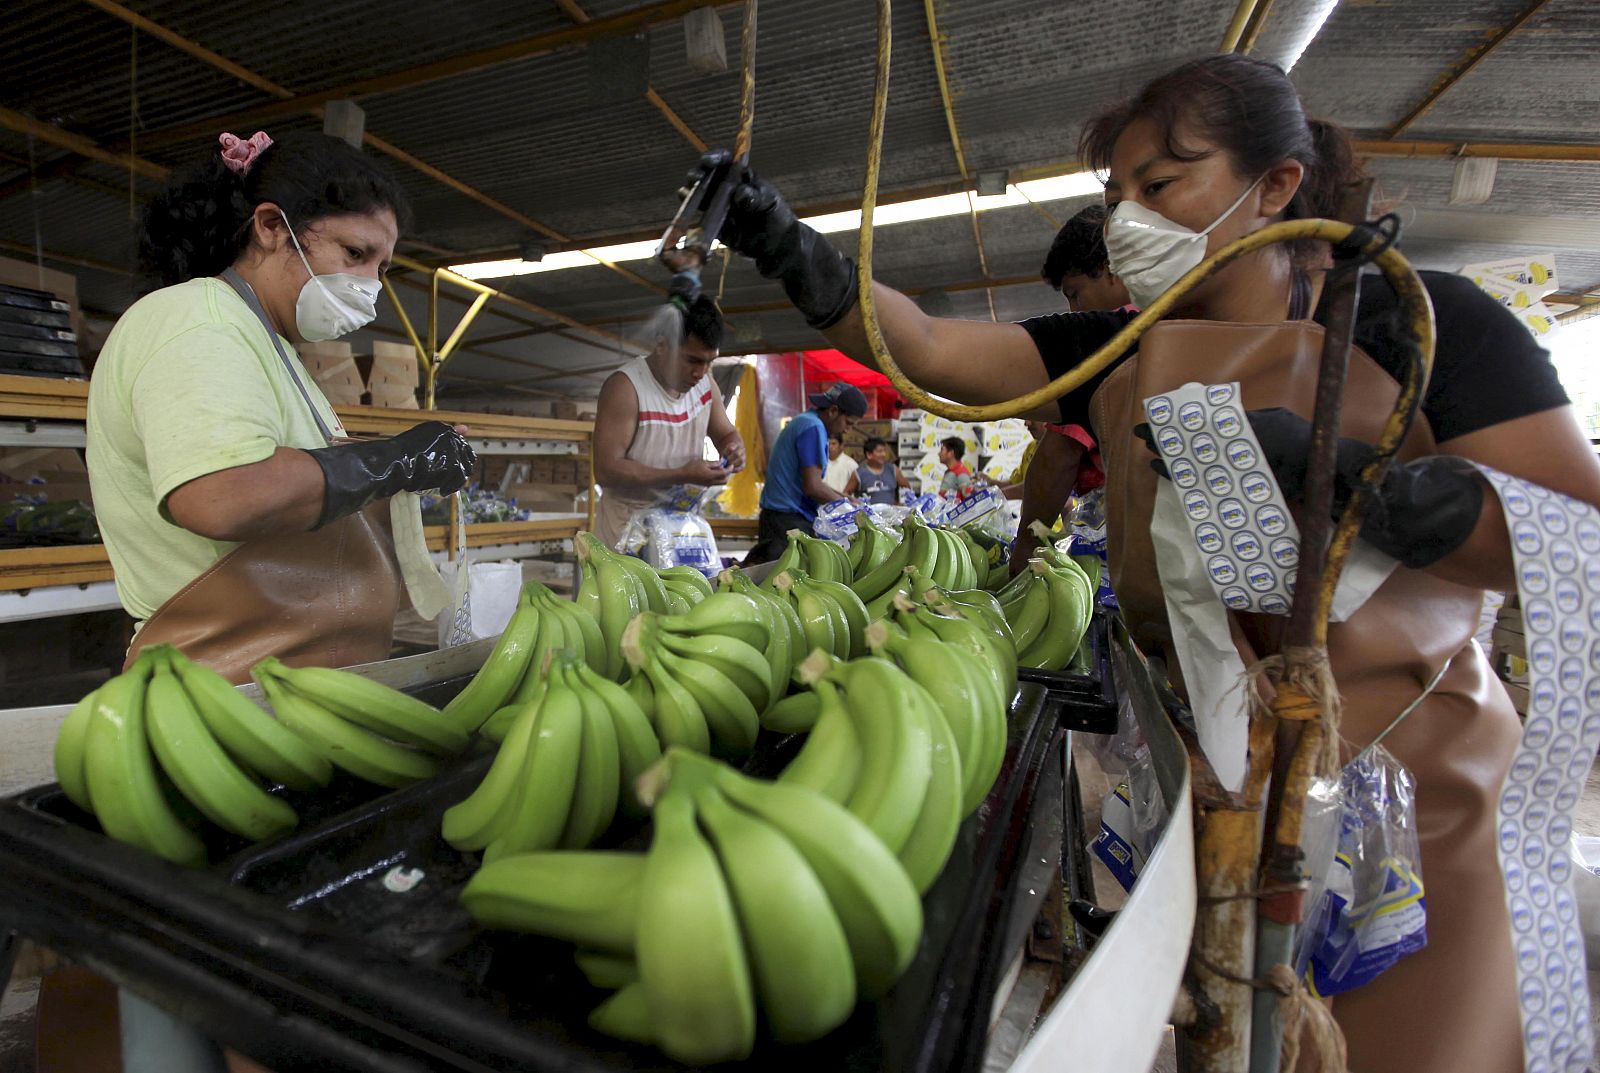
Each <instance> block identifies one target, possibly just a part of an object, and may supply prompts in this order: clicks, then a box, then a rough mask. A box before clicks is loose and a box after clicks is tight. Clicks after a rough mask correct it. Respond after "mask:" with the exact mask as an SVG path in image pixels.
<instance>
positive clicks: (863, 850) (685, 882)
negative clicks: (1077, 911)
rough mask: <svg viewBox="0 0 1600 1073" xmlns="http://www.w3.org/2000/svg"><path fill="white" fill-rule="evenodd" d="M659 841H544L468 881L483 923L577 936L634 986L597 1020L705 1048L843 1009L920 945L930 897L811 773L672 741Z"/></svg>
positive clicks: (742, 1052)
mask: <svg viewBox="0 0 1600 1073" xmlns="http://www.w3.org/2000/svg"><path fill="white" fill-rule="evenodd" d="M642 781H643V783H644V785H645V787H646V790H647V795H648V796H650V797H651V798H652V800H653V808H654V821H655V825H654V836H653V839H652V842H651V845H650V849H649V852H648V853H647V854H645V855H643V856H642V857H641V856H639V855H629V854H616V853H587V854H583V853H565V854H563V853H536V854H527V855H522V856H514V857H506V858H504V859H502V860H500V861H498V862H495V863H492V864H489V865H486V866H485V867H484V868H483V869H482V870H481V871H479V872H478V874H477V875H476V876H474V877H473V879H472V880H471V882H469V883H468V884H467V886H466V888H465V889H464V890H463V892H462V895H461V899H462V902H463V904H464V905H465V906H466V907H467V909H468V910H469V911H470V912H472V913H473V915H474V916H475V917H477V919H478V920H479V921H480V922H482V923H483V924H485V925H487V926H490V927H500V928H510V929H513V930H517V931H526V932H534V933H538V934H544V935H552V936H555V937H558V938H563V939H566V940H569V941H571V942H574V943H576V944H577V945H578V946H579V947H580V948H581V949H580V952H579V954H578V957H577V960H578V964H579V966H580V968H582V969H583V971H584V973H585V974H586V975H587V976H588V977H589V979H590V981H591V982H592V983H594V984H596V985H597V986H600V987H605V988H608V989H615V990H616V993H615V994H614V995H612V996H611V997H610V998H608V999H607V1000H606V1001H605V1002H604V1003H602V1004H601V1005H600V1006H599V1007H598V1008H597V1009H596V1010H595V1011H594V1013H593V1014H592V1015H591V1017H590V1024H591V1025H593V1026H594V1027H595V1028H597V1029H599V1030H600V1031H603V1032H606V1033H608V1034H610V1035H613V1036H617V1037H619V1038H622V1039H628V1040H633V1041H636V1042H641V1043H652V1044H655V1045H656V1046H658V1047H660V1048H661V1049H662V1050H663V1051H665V1052H666V1053H667V1054H668V1055H670V1056H671V1057H673V1058H675V1059H677V1060H679V1061H682V1062H688V1063H694V1064H704V1063H712V1062H721V1061H732V1060H737V1059H741V1058H745V1057H747V1056H748V1055H749V1053H750V1050H751V1048H752V1046H753V1045H754V1042H755V1037H756V1028H757V1024H758V1022H759V1023H761V1024H763V1025H764V1026H765V1028H766V1031H767V1032H768V1033H769V1034H770V1035H771V1037H772V1038H773V1039H775V1040H778V1041H780V1042H792V1043H797V1042H804V1041H807V1040H813V1039H817V1038H819V1037H821V1036H823V1035H825V1034H827V1033H828V1032H830V1031H832V1030H833V1029H834V1028H836V1027H837V1026H838V1025H840V1024H842V1023H843V1022H844V1021H845V1020H846V1019H847V1018H848V1017H849V1015H850V1013H851V1011H852V1010H853V1009H854V1008H855V1003H856V998H857V996H858V995H864V996H868V997H877V996H880V995H882V994H884V993H885V992H886V991H888V989H889V988H890V987H891V986H892V985H893V983H894V982H895V980H897V979H898V978H899V977H900V974H901V973H902V972H904V971H905V968H906V966H907V965H908V964H910V962H911V958H912V956H913V955H914V954H915V952H916V948H917V944H918V942H919V941H920V939H921V935H922V905H921V902H920V901H919V899H918V897H917V892H916V889H915V888H914V887H913V886H912V884H911V881H910V879H909V878H908V877H907V875H906V873H905V871H904V869H903V868H902V867H901V866H900V864H899V862H897V861H896V860H895V858H894V856H893V855H892V854H891V853H890V852H889V851H888V850H887V849H886V848H885V846H884V844H883V843H882V842H881V841H879V840H878V838H877V837H875V836H874V835H873V833H872V832H871V831H870V830H869V829H868V828H867V826H866V825H865V824H863V823H862V822H861V821H860V820H859V819H857V818H856V817H855V816H853V815H851V814H850V812H848V811H847V810H846V809H844V808H841V807H840V806H839V805H838V804H836V803H834V802H832V801H830V800H828V799H827V798H825V797H823V796H821V795H820V794H817V793H814V792H812V791H810V790H807V789H805V788H802V787H799V786H792V785H786V784H783V783H771V782H765V781H762V780H758V779H752V778H749V777H747V776H745V775H741V774H739V773H738V772H736V771H735V770H733V769H732V768H730V767H728V766H727V765H725V764H721V763H718V762H716V761H713V760H709V759H706V758H704V757H701V756H699V755H697V754H695V753H692V752H688V751H686V750H682V749H670V750H668V752H667V755H666V757H665V759H664V760H663V762H662V763H661V764H659V765H657V767H656V768H654V769H653V770H652V771H651V772H649V773H647V774H646V776H645V778H644V779H643V780H642Z"/></svg>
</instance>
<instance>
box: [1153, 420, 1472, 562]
mask: <svg viewBox="0 0 1600 1073" xmlns="http://www.w3.org/2000/svg"><path fill="white" fill-rule="evenodd" d="M1246 416H1247V417H1249V419H1250V426H1251V427H1252V428H1253V429H1255V433H1256V439H1257V440H1259V441H1260V442H1261V453H1262V455H1263V456H1264V458H1265V460H1266V462H1267V464H1268V465H1269V466H1271V467H1272V473H1273V475H1274V476H1275V477H1277V479H1278V485H1279V487H1281V488H1282V489H1283V494H1284V498H1286V499H1288V500H1290V501H1298V500H1299V499H1301V498H1302V497H1303V496H1304V494H1305V484H1306V459H1307V458H1308V457H1309V456H1310V453H1311V422H1309V421H1307V420H1306V419H1305V418H1303V417H1301V416H1300V415H1299V414H1296V413H1294V412H1293V411H1291V410H1285V409H1282V408H1274V409H1271V410H1251V411H1249V413H1248V414H1247V415H1246ZM1133 431H1134V434H1135V435H1137V436H1138V437H1139V438H1140V439H1142V440H1144V441H1145V443H1146V444H1148V445H1149V446H1150V449H1151V450H1152V451H1155V450H1156V446H1155V441H1154V438H1153V436H1152V434H1151V432H1150V426H1149V425H1146V424H1141V425H1138V426H1136V427H1135V428H1134V430H1133ZM1157 453H1158V454H1159V452H1157ZM1373 454H1374V449H1373V448H1372V447H1371V446H1370V445H1368V444H1365V443H1362V442H1361V441H1360V440H1352V439H1340V440H1339V446H1338V453H1337V462H1336V464H1335V467H1334V484H1333V516H1334V517H1335V518H1337V517H1338V516H1339V515H1340V514H1342V513H1343V512H1344V508H1345V505H1346V504H1347V503H1349V502H1350V496H1351V493H1352V492H1353V491H1354V489H1355V488H1356V487H1357V486H1359V485H1360V483H1361V471H1362V470H1363V469H1365V468H1366V465H1367V463H1368V462H1370V461H1371V460H1372V456H1373ZM1150 468H1151V469H1153V470H1155V471H1156V472H1157V473H1159V474H1160V475H1161V476H1163V477H1167V476H1170V474H1168V472H1167V466H1166V463H1165V462H1163V461H1162V460H1161V459H1160V458H1155V459H1152V460H1151V461H1150ZM1366 502H1367V508H1366V511H1367V512H1366V517H1365V518H1364V519H1363V520H1362V522H1361V539H1363V540H1365V541H1366V542H1367V543H1368V544H1371V545H1372V546H1373V547H1375V548H1377V549H1378V550H1379V551H1381V552H1383V553H1384V554H1386V555H1389V556H1392V557H1393V558H1395V559H1398V560H1400V562H1401V563H1402V564H1404V565H1405V566H1409V567H1411V568H1412V569H1414V570H1417V569H1421V568H1423V567H1426V566H1431V565H1433V564H1434V563H1436V562H1438V561H1439V560H1440V559H1443V558H1444V557H1445V556H1446V555H1449V554H1450V553H1451V552H1453V551H1455V550H1456V549H1457V548H1459V547H1460V546H1461V545H1462V544H1464V543H1466V540H1467V538H1468V537H1469V536H1471V535H1472V531H1473V529H1475V528H1476V527H1477V524H1478V516H1479V515H1480V514H1481V513H1482V512H1483V482H1482V480H1481V475H1480V473H1479V472H1478V468H1477V467H1476V466H1474V465H1473V464H1472V463H1470V462H1468V461H1467V460H1466V459H1464V458H1457V457H1455V456H1452V455H1430V456H1428V457H1427V458H1419V459H1417V460H1416V461H1415V462H1405V463H1399V462H1396V463H1391V464H1390V466H1389V468H1388V471H1387V472H1386V473H1385V474H1384V477H1383V481H1382V482H1381V483H1380V484H1379V485H1378V487H1377V489H1376V490H1375V493H1374V494H1373V495H1371V496H1369V497H1368V498H1367V501H1366Z"/></svg>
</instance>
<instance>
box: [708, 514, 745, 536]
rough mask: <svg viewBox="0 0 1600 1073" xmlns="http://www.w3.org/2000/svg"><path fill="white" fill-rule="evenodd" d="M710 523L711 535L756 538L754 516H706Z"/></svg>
mask: <svg viewBox="0 0 1600 1073" xmlns="http://www.w3.org/2000/svg"><path fill="white" fill-rule="evenodd" d="M707 521H709V522H710V523H711V535H712V536H718V537H739V538H748V539H750V540H754V539H755V538H756V529H757V521H756V519H755V518H708V519H707Z"/></svg>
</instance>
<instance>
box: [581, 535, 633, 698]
mask: <svg viewBox="0 0 1600 1073" xmlns="http://www.w3.org/2000/svg"><path fill="white" fill-rule="evenodd" d="M579 536H580V539H579V540H578V541H577V542H576V543H575V545H574V547H575V548H576V550H577V552H578V561H579V562H580V563H583V564H585V565H586V566H588V567H589V569H587V570H585V571H584V574H583V583H584V585H586V586H587V585H589V583H590V579H591V578H592V579H593V590H594V592H593V596H592V597H590V596H585V594H584V590H583V589H581V588H580V589H579V590H578V595H579V600H578V602H579V604H580V606H586V607H590V608H592V609H593V610H594V611H596V612H598V613H597V614H595V618H596V620H597V621H598V622H599V623H600V636H601V640H602V642H603V647H604V649H605V653H606V665H605V672H604V673H605V675H606V677H607V678H615V679H619V680H620V679H621V677H622V672H623V670H624V667H623V662H622V655H621V653H620V651H619V649H618V646H619V644H620V643H621V640H622V631H623V630H625V629H627V626H628V623H630V622H632V621H633V619H634V616H636V615H638V614H639V612H641V611H643V610H644V609H645V604H646V596H645V593H644V591H643V590H642V589H641V588H640V587H639V584H638V582H637V581H636V579H635V578H634V577H633V575H632V574H629V573H628V572H627V571H625V570H623V569H622V568H621V566H620V565H618V564H617V562H616V558H617V557H616V555H615V554H614V553H610V554H607V549H606V548H605V546H604V545H602V544H600V542H599V541H598V540H595V539H593V538H592V537H591V538H590V539H589V540H583V539H581V538H582V536H583V534H579ZM596 548H598V549H599V551H598V552H597V551H596V550H595V549H596Z"/></svg>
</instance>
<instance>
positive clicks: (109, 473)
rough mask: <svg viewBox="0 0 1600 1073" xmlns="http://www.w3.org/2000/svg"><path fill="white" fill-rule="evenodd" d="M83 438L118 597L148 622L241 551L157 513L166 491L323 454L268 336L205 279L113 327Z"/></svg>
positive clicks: (321, 403)
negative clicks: (223, 473) (285, 453)
mask: <svg viewBox="0 0 1600 1073" xmlns="http://www.w3.org/2000/svg"><path fill="white" fill-rule="evenodd" d="M283 348H284V351H285V352H286V353H287V354H289V355H290V360H291V361H294V363H295V366H296V369H295V372H296V375H297V376H298V377H300V381H301V383H303V384H304V385H305V388H306V393H307V394H309V395H310V396H311V399H312V401H313V402H314V403H315V404H316V407H317V409H318V410H319V411H321V413H322V419H323V421H324V422H326V423H327V425H328V428H329V429H330V430H332V432H333V434H334V435H335V436H340V435H343V432H344V429H343V426H341V425H340V424H339V419H338V418H337V417H336V416H334V413H333V408H332V407H331V406H329V405H328V400H327V399H325V398H324V397H323V395H322V392H321V391H320V390H319V389H318V388H317V385H316V382H315V381H314V380H312V378H311V377H310V376H309V375H307V374H306V372H305V370H304V369H303V368H301V367H300V365H299V362H298V361H296V360H295V358H294V350H293V349H292V348H291V345H290V343H289V342H288V340H283ZM88 436H89V451H88V460H89V485H90V490H91V492H92V493H93V496H94V510H95V517H96V518H97V519H98V521H99V523H100V533H101V535H102V536H103V537H104V538H105V543H106V551H107V552H108V553H109V555H110V557H111V566H112V568H113V569H114V570H115V572H116V583H117V595H118V597H119V598H120V599H121V600H122V606H123V607H125V608H126V609H127V611H128V614H130V615H132V616H133V617H134V618H136V619H138V620H140V621H141V622H142V621H143V620H145V619H147V618H149V617H150V616H151V615H152V614H153V613H154V612H155V610H156V608H158V607H160V606H161V605H162V604H163V603H165V602H166V600H167V599H168V598H169V597H170V596H172V594H173V593H175V592H177V591H178V590H179V589H181V588H183V586H185V585H187V584H188V583H189V582H190V581H193V580H194V579H195V578H196V577H197V576H199V575H200V574H201V573H203V572H204V571H205V570H206V569H207V568H208V567H209V566H211V564H212V563H214V562H216V561H217V560H218V559H220V558H221V557H222V556H224V555H226V554H227V553H228V552H230V551H232V550H233V549H234V548H235V547H237V545H236V544H232V543H229V542H227V541H220V540H210V539H207V538H206V537H203V536H199V535H197V534H195V533H191V532H189V531H188V530H187V529H183V528H181V527H180V526H177V525H174V524H173V523H172V522H171V521H169V520H168V519H167V518H166V516H165V513H164V511H163V510H162V505H163V504H164V502H165V501H166V498H167V495H168V494H169V493H171V492H172V491H173V490H174V489H175V488H177V487H178V486H180V485H182V484H185V483H187V482H188V481H192V480H194V479H195V478H196V477H203V476H205V475H206V474H208V473H215V472H217V471H218V470H224V469H232V468H233V467H235V466H246V465H249V464H250V463H252V462H260V461H262V460H263V459H265V458H268V457H270V456H271V455H272V453H273V451H274V450H276V449H277V448H279V447H296V448H315V447H323V446H326V444H325V442H324V441H323V438H322V433H321V432H320V431H319V430H318V428H317V424H316V421H315V420H314V419H313V418H312V416H311V411H310V410H309V409H308V408H307V407H306V403H305V399H304V398H302V397H301V394H300V391H299V389H298V388H296V387H295V384H294V381H293V380H291V379H290V376H289V372H288V370H287V369H285V368H284V364H283V360H282V359H281V358H279V357H278V352H277V351H276V350H275V349H273V346H272V341H271V339H270V338H268V335H267V330H266V328H265V327H264V326H263V325H262V323H261V321H260V320H259V319H258V318H257V317H256V315H255V314H254V313H252V312H251V311H250V307H249V306H247V305H245V303H244V299H242V298H240V297H239V296H238V294H236V293H235V292H234V290H233V288H231V287H229V286H228V285H227V284H226V283H224V282H223V281H221V280H218V279H210V278H206V279H194V280H190V281H189V282H187V283H180V284H178V285H177V286H175V287H164V288H162V289H161V290H159V291H155V292H153V293H151V294H149V295H146V296H145V297H144V298H141V299H140V300H139V301H137V302H135V303H134V304H133V305H132V306H131V307H130V308H129V309H128V311H127V312H126V313H124V314H123V315H122V319H120V320H119V321H117V325H116V327H115V328H113V329H112V330H111V335H110V337H109V338H108V339H107V340H106V345H105V349H104V350H102V351H101V353H100V360H99V361H98V362H97V363H96V365H95V369H94V376H93V378H92V379H91V381H90V383H89V429H88Z"/></svg>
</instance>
